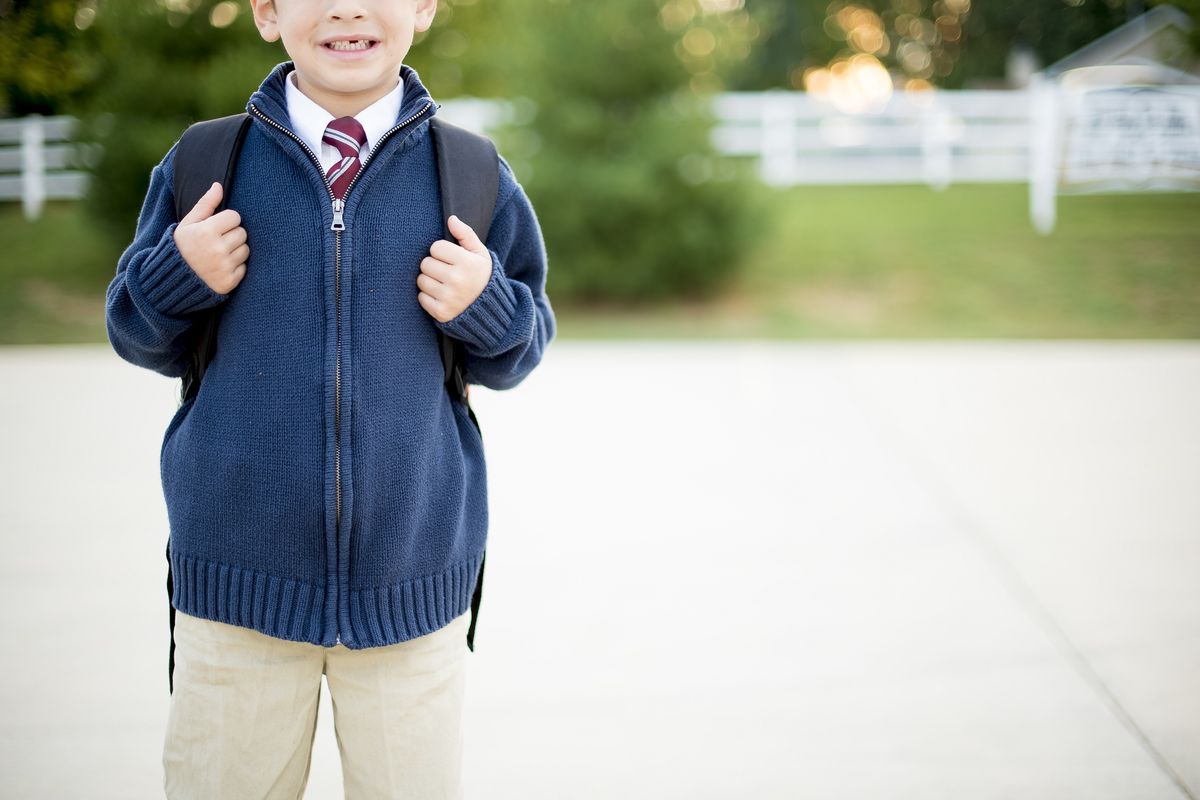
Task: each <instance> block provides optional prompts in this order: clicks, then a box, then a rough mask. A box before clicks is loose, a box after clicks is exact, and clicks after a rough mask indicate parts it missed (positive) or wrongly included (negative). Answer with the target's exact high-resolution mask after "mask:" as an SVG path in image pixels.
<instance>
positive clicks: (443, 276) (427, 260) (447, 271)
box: [421, 256, 454, 283]
mask: <svg viewBox="0 0 1200 800" xmlns="http://www.w3.org/2000/svg"><path fill="white" fill-rule="evenodd" d="M421 272H423V273H424V274H426V275H428V276H429V277H431V278H435V279H437V280H438V281H440V282H442V283H445V282H446V281H448V280H450V277H451V275H452V274H453V272H454V265H452V264H447V263H446V262H445V261H442V260H440V259H437V258H434V257H433V256H425V257H424V258H422V259H421Z"/></svg>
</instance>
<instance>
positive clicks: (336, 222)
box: [329, 200, 346, 231]
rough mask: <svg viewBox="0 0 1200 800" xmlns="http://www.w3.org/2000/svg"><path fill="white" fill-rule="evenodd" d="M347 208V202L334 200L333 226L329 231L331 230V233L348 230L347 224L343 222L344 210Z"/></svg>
mask: <svg viewBox="0 0 1200 800" xmlns="http://www.w3.org/2000/svg"><path fill="white" fill-rule="evenodd" d="M345 207H346V203H345V201H343V200H334V201H333V225H331V226H330V228H329V230H331V231H344V230H346V224H345V223H344V222H342V209H343V208H345Z"/></svg>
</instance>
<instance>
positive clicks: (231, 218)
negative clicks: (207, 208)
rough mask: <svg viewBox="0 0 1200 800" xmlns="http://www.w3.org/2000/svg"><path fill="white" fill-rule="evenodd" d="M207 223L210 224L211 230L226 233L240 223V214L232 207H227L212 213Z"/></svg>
mask: <svg viewBox="0 0 1200 800" xmlns="http://www.w3.org/2000/svg"><path fill="white" fill-rule="evenodd" d="M207 224H208V225H212V226H213V230H215V231H216V232H217V233H228V232H229V231H231V230H233V229H234V228H236V227H238V226H239V225H241V224H242V215H241V214H239V213H238V212H236V211H234V210H233V209H232V208H227V209H225V210H224V211H222V212H221V213H220V214H214V215H212V216H211V217H209V218H208V220H207Z"/></svg>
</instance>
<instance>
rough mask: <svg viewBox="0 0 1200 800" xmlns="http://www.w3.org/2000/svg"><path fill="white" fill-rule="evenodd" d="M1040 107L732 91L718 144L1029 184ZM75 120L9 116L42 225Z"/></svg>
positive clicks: (943, 178) (11, 141)
mask: <svg viewBox="0 0 1200 800" xmlns="http://www.w3.org/2000/svg"><path fill="white" fill-rule="evenodd" d="M1030 103H1031V96H1030V94H1029V93H1028V92H1023V91H1021V92H1005V91H930V92H921V93H905V92H897V93H896V94H894V95H893V96H892V97H891V99H890V100H888V102H887V104H886V105H884V106H883V107H882V108H880V109H878V110H876V111H873V112H866V113H860V114H845V113H840V112H838V111H837V110H836V109H835V108H834V107H832V106H830V105H829V104H827V103H825V102H824V101H822V100H820V99H817V98H816V97H813V96H811V95H808V94H806V93H804V92H787V91H771V92H730V93H725V94H723V95H719V96H718V97H717V98H716V99H715V102H714V107H713V111H714V114H715V116H716V118H717V125H716V127H715V128H714V129H713V132H712V140H713V144H714V146H715V148H716V149H717V151H718V152H720V153H722V154H725V155H728V156H733V157H749V158H754V159H757V161H758V165H759V174H760V175H761V177H762V179H763V181H765V182H766V183H768V184H771V185H773V186H787V185H794V184H889V183H926V184H929V185H930V186H933V187H935V188H943V187H945V186H947V185H949V184H950V183H952V182H982V181H1000V182H1026V181H1028V180H1029V176H1030V156H1029V154H1030ZM519 105H520V104H514V103H510V102H506V101H487V100H475V99H462V100H452V101H447V102H446V103H444V109H443V112H444V113H446V114H447V116H448V117H449V118H452V119H454V120H455V121H457V122H459V123H460V124H463V125H465V126H466V127H469V128H473V129H476V130H483V129H486V127H487V126H489V125H491V124H493V123H494V122H496V121H499V120H502V119H512V118H514V116H513V115H514V113H515V112H514V109H515V108H517V107H518V106H519ZM527 114H528V109H524V110H522V111H520V113H516V118H518V119H519V118H523V117H525V116H527ZM73 124H74V120H73V119H72V118H71V117H36V116H35V117H25V118H22V119H17V120H0V201H6V200H7V201H11V200H18V199H19V200H21V201H22V203H23V204H24V207H25V213H26V216H28V217H30V218H34V217H36V216H37V215H38V213H39V212H40V209H41V205H42V202H43V200H44V199H46V198H77V197H80V196H82V194H83V192H84V191H85V189H86V185H87V174H86V172H84V171H82V170H81V169H79V168H78V166H79V164H80V161H79V159H78V157H77V155H76V154H75V149H74V147H73V146H72V145H71V143H70V135H71V130H72V128H73Z"/></svg>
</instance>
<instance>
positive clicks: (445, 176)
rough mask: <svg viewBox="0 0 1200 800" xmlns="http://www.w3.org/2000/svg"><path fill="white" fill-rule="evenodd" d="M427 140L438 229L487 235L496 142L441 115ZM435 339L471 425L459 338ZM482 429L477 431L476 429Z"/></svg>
mask: <svg viewBox="0 0 1200 800" xmlns="http://www.w3.org/2000/svg"><path fill="white" fill-rule="evenodd" d="M429 129H430V131H431V132H432V134H433V145H434V149H435V150H436V151H437V166H438V185H439V188H440V190H441V193H442V229H443V230H442V235H443V236H444V237H445V238H446V239H447V240H449V241H451V242H453V241H457V240H456V239H455V238H454V235H453V234H452V233H450V226H449V224H448V223H447V220H448V219H449V218H450V215H451V214H455V215H457V216H458V218H459V219H461V220H462V221H463V222H465V223H467V224H468V225H470V226H471V229H472V230H473V231H475V233H476V235H477V236H479V240H480V241H482V242H486V241H487V236H488V230H489V229H490V228H491V226H492V214H493V213H494V212H495V210H496V195H497V193H498V192H499V191H500V156H499V153H498V152H497V151H496V145H495V144H493V143H492V140H491V139H489V138H487V137H486V136H481V135H480V134H478V133H474V132H473V131H469V130H467V129H466V128H461V127H459V126H457V125H453V124H451V123H449V122H446V120H444V119H442V118H441V117H437V116H434V117H432V118H431V119H430V120H429ZM438 337H439V339H440V342H441V350H442V368H443V372H444V375H445V381H446V389H447V390H448V391H449V392H450V396H451V397H453V398H456V399H458V400H460V401H461V402H462V403H463V404H464V405H465V406H466V407H467V413H468V414H469V415H470V417H471V422H472V423H473V424H474V425H475V429H476V430H479V420H478V419H476V417H475V412H474V411H473V410H472V409H471V404H470V403H469V402H467V382H466V379H465V377H464V375H465V367H464V366H463V364H464V359H463V349H462V342H460V341H458V340H457V339H455V338H453V337H451V336H447V335H445V334H444V333H442V332H441V330H440V329H439V330H438ZM480 435H482V431H481V432H480ZM486 562H487V552H486V551H485V552H484V554H483V558H482V560H480V562H479V576H478V577H477V578H476V579H475V593H474V594H473V595H472V596H471V627H470V628H469V629H468V630H467V648H468V649H469V650H471V652H475V623H476V622H478V621H479V604H480V600H481V599H482V597H483V566H484V564H485V563H486Z"/></svg>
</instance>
